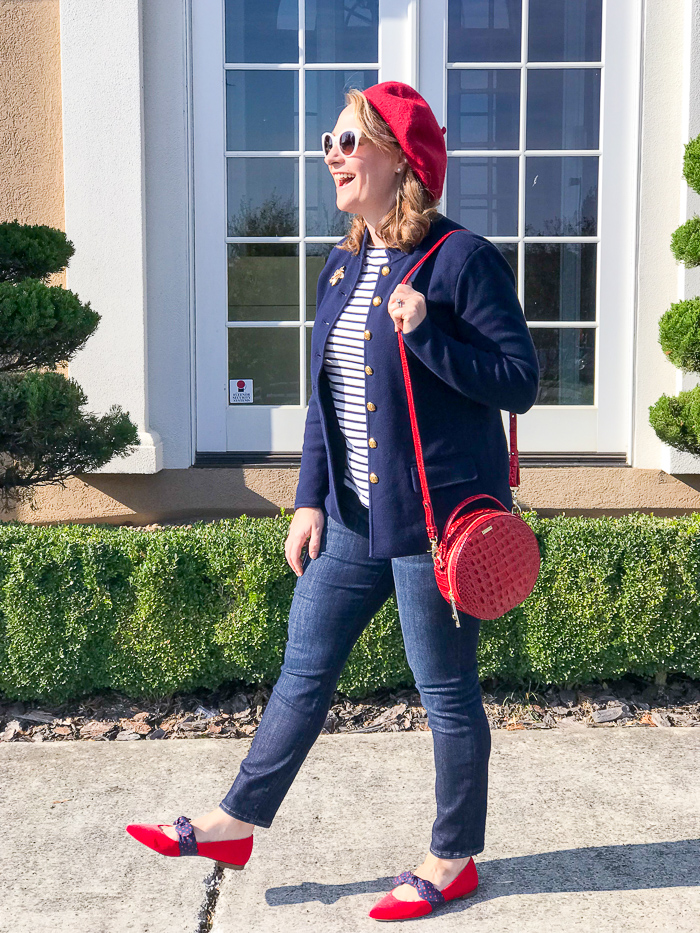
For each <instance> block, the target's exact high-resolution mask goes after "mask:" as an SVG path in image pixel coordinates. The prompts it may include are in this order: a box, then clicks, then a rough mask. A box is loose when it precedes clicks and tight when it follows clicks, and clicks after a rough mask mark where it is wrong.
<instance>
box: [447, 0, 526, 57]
mask: <svg viewBox="0 0 700 933" xmlns="http://www.w3.org/2000/svg"><path fill="white" fill-rule="evenodd" d="M521 16H522V11H521V0H449V4H448V39H447V58H448V61H451V62H519V61H520V41H521V40H520V24H521Z"/></svg>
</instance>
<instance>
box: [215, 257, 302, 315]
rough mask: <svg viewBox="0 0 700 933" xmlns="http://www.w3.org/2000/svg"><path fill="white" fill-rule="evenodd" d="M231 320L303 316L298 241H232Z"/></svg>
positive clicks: (229, 284) (229, 307) (230, 262)
mask: <svg viewBox="0 0 700 933" xmlns="http://www.w3.org/2000/svg"><path fill="white" fill-rule="evenodd" d="M228 319H229V321H294V320H298V319H299V247H298V246H297V245H296V243H280V244H279V246H278V245H271V244H268V243H229V244H228Z"/></svg>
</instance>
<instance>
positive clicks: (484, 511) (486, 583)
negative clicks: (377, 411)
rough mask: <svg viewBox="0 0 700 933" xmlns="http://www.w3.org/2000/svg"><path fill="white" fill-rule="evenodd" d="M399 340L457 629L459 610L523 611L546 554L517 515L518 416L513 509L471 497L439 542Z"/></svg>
mask: <svg viewBox="0 0 700 933" xmlns="http://www.w3.org/2000/svg"><path fill="white" fill-rule="evenodd" d="M457 232H458V231H457V230H451V231H450V232H449V233H446V234H445V236H444V237H442V238H441V239H440V240H438V242H437V243H436V244H435V245H434V246H433V247H432V248H431V249H429V250H428V252H427V253H426V254H425V256H423V257H422V259H420V260H419V261H418V262H417V263H416V264H415V266H413V268H412V269H411V270H410V271H409V272H408V273H407V274H406V275H405V276H404V278H403V279H402V281H401V284H402V285H406V284H407V283H408V280H409V279H410V277H411V276H412V275H413V274H414V272H416V270H417V269H418V268H419V266H421V265H422V263H424V262H425V260H426V259H427V258H428V257H429V256H430V255H431V254H432V253H434V252H435V250H436V249H437V248H438V247H439V246H440V245H441V244H442V243H443V242H444V241H445V240H446V239H447V237H448V236H451V235H452V234H453V233H457ZM398 338H399V351H400V353H401V366H402V368H403V376H404V382H405V384H406V395H407V396H408V410H409V414H410V417H411V431H412V433H413V444H414V447H415V450H416V460H417V462H418V473H419V475H420V485H421V490H422V493H423V507H424V509H425V525H426V530H427V532H428V538H429V539H430V544H431V551H432V555H433V564H434V569H435V578H436V580H437V585H438V587H439V589H440V592H441V593H442V595H443V596H444V597H445V599H446V600H447V601H448V602H449V603H450V605H451V606H452V616H453V618H454V620H455V622H456V623H457V626H459V616H458V615H457V610H458V609H461V610H462V612H466V613H467V614H468V615H472V616H475V617H476V618H477V619H498V618H499V617H500V616H502V615H504V614H505V613H506V612H508V611H510V610H511V609H513V608H515V606H519V605H520V603H522V602H523V601H524V600H525V599H526V598H527V597H528V596H529V595H530V593H531V592H532V590H533V587H534V586H535V582H536V581H537V576H538V574H539V571H540V549H539V545H538V543H537V538H536V536H535V533H534V532H533V530H532V529H531V528H530V526H529V525H528V524H527V522H526V521H525V520H524V519H523V518H521V517H520V515H519V514H516V512H517V513H520V512H521V509H520V506H519V505H518V504H517V502H516V492H517V489H518V487H519V485H520V464H519V462H518V441H517V423H516V417H517V416H516V414H515V412H510V469H509V480H508V481H509V485H510V488H511V491H512V493H513V508H512V509H510V510H509V509H507V508H506V507H505V505H503V503H502V502H499V500H498V499H496V498H495V497H494V496H489V495H486V494H482V495H475V496H469V498H467V499H464V501H463V502H460V503H459V505H458V506H456V508H454V509H453V510H452V512H451V513H450V515H449V517H448V519H447V521H446V522H445V527H444V528H443V530H442V538H441V540H439V541H438V532H437V527H436V525H435V516H434V514H433V506H432V502H431V501H430V490H429V489H428V481H427V479H426V475H425V464H424V462H423V448H422V447H421V442H420V434H419V432H418V422H417V420H416V408H415V404H414V401H413V388H412V386H411V376H410V373H409V370H408V360H407V359H406V348H405V346H404V342H403V334H402V332H401V331H400V330H399V332H398Z"/></svg>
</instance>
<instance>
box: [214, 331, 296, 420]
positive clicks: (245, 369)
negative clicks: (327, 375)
mask: <svg viewBox="0 0 700 933" xmlns="http://www.w3.org/2000/svg"><path fill="white" fill-rule="evenodd" d="M228 377H229V379H252V380H253V404H254V405H298V404H299V328H298V327H229V328H228Z"/></svg>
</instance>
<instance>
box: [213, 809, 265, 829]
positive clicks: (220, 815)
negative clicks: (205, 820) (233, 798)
mask: <svg viewBox="0 0 700 933" xmlns="http://www.w3.org/2000/svg"><path fill="white" fill-rule="evenodd" d="M207 815H208V816H211V817H212V824H216V825H217V826H224V827H226V828H228V829H233V830H240V831H241V832H243V831H245V832H246V834H247V835H250V833H252V832H253V829H254V828H255V824H254V823H246V822H245V820H239V819H238V817H236V816H231V815H230V813H227V812H226V811H225V810H224V809H223V808H222V807H215V808H214V809H213V810H212V811H211V813H210V814H207Z"/></svg>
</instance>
